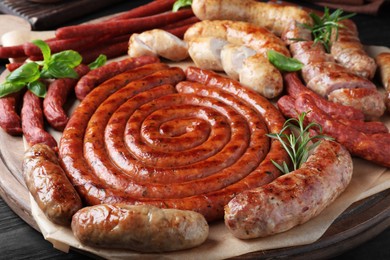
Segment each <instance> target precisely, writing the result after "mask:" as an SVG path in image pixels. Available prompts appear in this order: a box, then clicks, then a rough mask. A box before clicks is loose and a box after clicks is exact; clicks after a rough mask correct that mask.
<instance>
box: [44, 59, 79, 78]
mask: <svg viewBox="0 0 390 260" xmlns="http://www.w3.org/2000/svg"><path fill="white" fill-rule="evenodd" d="M47 72H48V73H49V74H50V75H51V76H52V78H57V79H59V78H72V79H77V78H78V77H79V75H78V74H77V72H76V71H75V70H74V69H73V68H71V67H69V66H68V65H67V64H65V63H62V62H53V63H52V64H50V66H49V67H48V69H47Z"/></svg>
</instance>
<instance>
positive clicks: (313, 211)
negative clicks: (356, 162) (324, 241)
mask: <svg viewBox="0 0 390 260" xmlns="http://www.w3.org/2000/svg"><path fill="white" fill-rule="evenodd" d="M352 170H353V164H352V158H351V155H350V154H349V153H348V151H347V150H346V149H345V148H344V147H343V146H341V145H340V144H338V143H336V142H333V141H325V140H324V141H321V144H320V145H319V146H318V147H317V148H316V150H315V151H314V152H313V154H312V155H311V156H310V157H309V158H308V160H307V162H306V163H304V164H303V165H302V167H301V168H300V169H298V170H296V171H293V172H290V173H288V174H285V175H283V176H281V177H279V178H277V179H276V180H275V181H273V182H271V183H269V184H267V185H264V186H263V187H260V188H258V189H253V190H248V191H245V192H243V193H241V194H238V195H237V196H236V197H235V198H234V199H232V200H231V201H230V202H229V204H228V205H227V206H226V207H225V224H226V226H227V227H228V229H229V230H230V231H231V232H232V233H233V234H234V235H235V236H236V237H238V238H241V239H249V238H257V237H265V236H269V235H272V234H276V233H280V232H283V231H287V230H289V229H291V228H292V227H294V226H297V225H300V224H303V223H305V222H307V221H308V220H310V219H311V218H313V217H315V216H317V215H318V214H319V213H320V212H321V211H322V210H323V209H324V208H326V207H327V206H328V205H329V204H331V203H332V202H333V201H334V200H335V199H336V198H337V197H338V196H339V195H340V194H341V193H342V192H343V191H344V190H345V188H346V187H347V186H348V184H349V182H350V180H351V178H352Z"/></svg>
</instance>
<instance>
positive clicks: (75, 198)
mask: <svg viewBox="0 0 390 260" xmlns="http://www.w3.org/2000/svg"><path fill="white" fill-rule="evenodd" d="M22 169H23V177H24V180H25V182H26V185H27V188H28V190H29V191H30V193H31V194H32V196H33V197H34V200H35V201H36V202H37V204H38V206H39V208H40V209H41V210H42V211H43V212H44V213H45V215H46V216H47V217H48V219H50V220H51V221H52V222H54V223H56V224H59V225H64V226H69V225H70V223H71V220H72V216H73V214H74V213H76V211H78V210H79V209H80V208H81V207H82V203H81V199H80V197H79V195H78V194H77V192H76V190H75V189H74V187H73V186H72V184H71V183H70V182H69V180H68V178H67V177H66V175H65V172H64V170H63V169H62V168H61V167H60V165H59V163H58V158H57V155H56V153H55V152H54V151H53V150H52V149H51V148H50V147H49V146H47V145H45V144H35V145H33V146H31V147H30V148H29V149H28V150H27V151H26V152H25V154H24V158H23V167H22Z"/></svg>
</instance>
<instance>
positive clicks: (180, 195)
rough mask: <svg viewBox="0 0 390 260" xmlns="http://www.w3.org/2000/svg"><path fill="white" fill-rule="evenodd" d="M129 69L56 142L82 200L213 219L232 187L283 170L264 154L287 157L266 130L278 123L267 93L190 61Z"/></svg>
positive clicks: (95, 95) (84, 105)
mask: <svg viewBox="0 0 390 260" xmlns="http://www.w3.org/2000/svg"><path fill="white" fill-rule="evenodd" d="M129 74H130V71H129V72H126V73H124V74H120V75H118V76H115V77H114V78H112V79H110V80H108V81H106V82H104V83H103V84H102V85H100V86H99V87H97V88H96V89H94V90H93V91H92V92H91V93H90V94H89V95H88V96H87V97H86V98H85V99H84V100H83V101H82V102H81V104H80V106H79V107H78V108H77V109H76V111H75V112H74V113H73V115H72V117H71V119H70V121H69V123H68V125H67V127H66V128H65V130H64V134H63V136H62V139H61V144H60V152H59V153H60V158H61V162H62V165H63V167H64V169H65V170H66V172H67V174H68V176H69V177H70V178H71V180H72V182H73V183H74V185H75V186H76V187H77V189H78V191H79V192H80V194H82V196H83V198H85V199H86V201H87V203H88V204H100V203H108V204H111V203H126V204H151V205H155V206H158V207H160V208H177V209H183V210H193V211H196V212H199V213H201V214H202V215H204V216H205V218H206V219H207V220H208V221H212V220H216V219H220V218H222V217H223V207H224V205H226V203H227V202H228V201H229V200H230V199H231V198H232V197H234V196H235V194H237V193H239V192H240V191H242V190H245V189H248V188H250V187H258V186H261V185H263V184H265V183H268V182H270V181H272V180H273V179H274V178H275V177H277V176H279V175H280V171H279V170H278V169H277V168H276V167H275V166H274V165H273V164H272V162H271V160H274V161H278V162H280V163H281V162H282V161H287V160H288V155H287V153H286V152H285V151H284V150H283V149H282V147H281V144H280V143H279V142H272V143H271V142H270V140H269V138H268V137H267V136H266V135H265V134H266V133H267V132H268V131H269V132H273V133H275V132H279V131H280V130H281V128H282V126H283V123H284V121H285V120H284V118H283V116H282V115H281V113H280V112H279V111H278V110H277V109H276V108H275V107H274V106H273V105H272V104H271V103H270V102H269V101H268V100H267V99H265V98H263V97H261V96H260V95H258V94H256V93H255V92H254V91H252V90H250V89H247V88H244V87H242V86H241V85H240V84H239V83H238V82H236V81H232V80H231V79H228V78H226V77H221V76H219V75H218V74H216V73H213V72H211V71H206V70H200V69H197V68H189V69H188V70H187V71H186V74H184V72H183V71H182V70H181V69H179V68H169V69H162V70H161V69H160V70H159V71H157V72H155V73H153V74H151V75H149V76H146V77H144V78H142V79H139V80H135V81H132V82H130V83H129V82H128V81H127V78H128V77H129ZM185 77H187V78H188V79H189V80H190V81H183V80H184V79H185ZM125 84H127V85H126V86H124V85H125ZM175 85H176V87H174V86H175ZM268 151H269V152H268ZM267 152H268V154H267Z"/></svg>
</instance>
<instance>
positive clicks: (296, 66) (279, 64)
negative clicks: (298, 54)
mask: <svg viewBox="0 0 390 260" xmlns="http://www.w3.org/2000/svg"><path fill="white" fill-rule="evenodd" d="M267 56H268V60H269V61H270V62H271V63H272V65H274V66H275V67H276V68H277V69H279V70H282V71H298V70H300V69H302V67H303V63H302V62H300V61H299V60H297V59H294V58H289V57H286V56H284V55H283V54H281V53H279V52H277V51H274V50H269V51H267Z"/></svg>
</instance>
